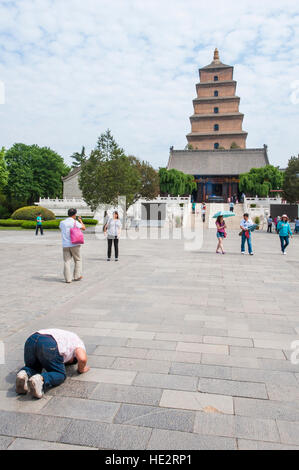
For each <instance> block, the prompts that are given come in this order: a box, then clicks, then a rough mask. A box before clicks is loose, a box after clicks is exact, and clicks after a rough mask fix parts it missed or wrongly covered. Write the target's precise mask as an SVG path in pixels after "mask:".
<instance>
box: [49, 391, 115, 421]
mask: <svg viewBox="0 0 299 470" xmlns="http://www.w3.org/2000/svg"><path fill="white" fill-rule="evenodd" d="M118 409H119V403H111V402H105V401H96V400H87V399H82V398H73V397H72V398H70V397H53V398H52V400H51V401H50V402H49V403H48V405H47V406H45V407H44V408H43V409H42V410H41V414H43V415H47V416H62V417H64V418H75V419H87V420H90V421H92V420H95V421H103V422H105V423H111V422H112V421H113V418H114V416H115V414H116V413H117V411H118Z"/></svg>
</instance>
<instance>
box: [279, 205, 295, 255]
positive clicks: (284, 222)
mask: <svg viewBox="0 0 299 470" xmlns="http://www.w3.org/2000/svg"><path fill="white" fill-rule="evenodd" d="M277 232H278V235H279V238H280V243H281V251H282V254H283V255H286V254H287V252H286V248H287V247H288V245H289V243H290V241H289V237H292V230H291V227H290V224H289V218H288V216H287V215H286V214H284V215H283V216H282V217H281V220H280V221H279V222H278V224H277Z"/></svg>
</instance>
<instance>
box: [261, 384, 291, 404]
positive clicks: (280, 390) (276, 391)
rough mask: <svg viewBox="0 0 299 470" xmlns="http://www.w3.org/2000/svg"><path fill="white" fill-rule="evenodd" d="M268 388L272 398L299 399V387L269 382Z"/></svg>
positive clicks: (276, 399) (275, 399)
mask: <svg viewBox="0 0 299 470" xmlns="http://www.w3.org/2000/svg"><path fill="white" fill-rule="evenodd" d="M266 388H267V392H268V396H269V399H270V400H274V401H287V402H296V401H299V388H298V387H288V386H285V385H282V384H281V385H280V384H271V383H267V385H266Z"/></svg>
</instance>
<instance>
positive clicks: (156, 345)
mask: <svg viewBox="0 0 299 470" xmlns="http://www.w3.org/2000/svg"><path fill="white" fill-rule="evenodd" d="M176 345H177V343H176V342H174V341H155V340H153V341H151V340H141V339H129V340H128V342H127V346H128V347H130V348H146V349H160V350H164V349H166V350H170V351H174V350H175V349H176Z"/></svg>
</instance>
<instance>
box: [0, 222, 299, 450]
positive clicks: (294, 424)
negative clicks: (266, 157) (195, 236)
mask: <svg viewBox="0 0 299 470" xmlns="http://www.w3.org/2000/svg"><path fill="white" fill-rule="evenodd" d="M204 237H205V242H204V246H203V248H202V250H200V251H198V252H186V251H184V248H183V243H182V241H180V240H172V241H167V240H135V241H134V240H121V241H120V261H119V262H118V263H115V262H114V261H111V262H110V263H107V261H106V243H105V242H104V241H99V240H96V239H95V236H94V234H87V235H86V244H85V245H84V247H83V257H84V280H83V281H82V282H80V283H72V284H70V285H67V284H65V283H63V282H62V281H63V279H62V274H61V273H62V259H61V247H60V235H59V233H58V232H47V231H46V233H45V235H44V237H43V238H42V237H35V236H34V235H33V233H32V232H23V231H2V232H0V250H1V261H2V283H1V294H0V295H1V313H0V322H1V325H0V339H1V340H2V341H4V342H5V364H4V365H0V410H1V411H0V448H3V449H6V448H8V449H73V448H75V449H76V448H80V449H82V448H83V449H84V448H91V449H290V448H292V449H293V448H294V449H298V448H299V389H298V385H299V383H298V381H299V365H295V364H292V363H291V361H290V360H289V356H290V353H291V351H290V348H291V343H292V341H294V340H298V339H299V311H298V291H299V276H298V274H299V263H298V261H299V259H298V249H299V237H298V238H296V237H294V238H293V240H292V241H291V246H290V249H289V251H288V255H287V256H282V255H281V253H280V246H279V240H278V238H277V235H274V234H266V233H263V232H261V233H255V234H254V239H253V246H254V251H255V256H254V257H249V256H241V254H240V238H239V237H238V234H237V231H236V232H230V233H229V237H228V239H227V240H225V247H226V249H227V254H226V255H225V256H222V255H216V254H215V248H216V237H215V231H214V230H211V229H210V230H205V233H204ZM45 327H49V328H50V327H59V328H65V329H69V330H72V331H74V332H76V333H78V334H79V335H80V336H81V337H82V339H83V340H84V341H85V344H86V346H87V349H88V353H89V362H90V366H91V370H90V372H88V373H87V374H85V375H81V376H79V375H77V373H76V370H75V368H74V367H69V368H68V378H67V380H66V382H65V383H64V384H63V385H61V386H60V387H58V388H56V389H52V390H51V391H50V392H48V393H47V394H46V396H45V397H44V398H43V399H41V400H35V399H31V398H29V397H25V398H24V397H17V396H16V395H15V392H14V382H15V373H16V371H17V370H18V368H20V367H21V366H22V356H23V344H24V341H25V339H26V338H27V336H29V335H30V334H31V333H32V332H34V331H36V330H37V329H40V328H45Z"/></svg>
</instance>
